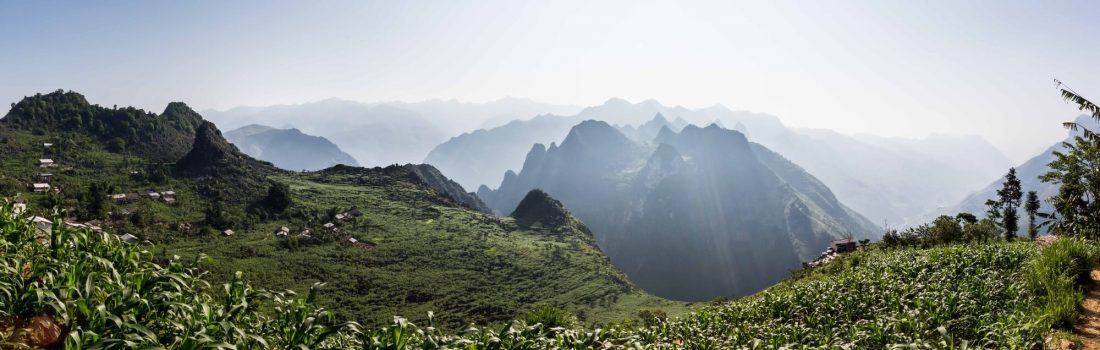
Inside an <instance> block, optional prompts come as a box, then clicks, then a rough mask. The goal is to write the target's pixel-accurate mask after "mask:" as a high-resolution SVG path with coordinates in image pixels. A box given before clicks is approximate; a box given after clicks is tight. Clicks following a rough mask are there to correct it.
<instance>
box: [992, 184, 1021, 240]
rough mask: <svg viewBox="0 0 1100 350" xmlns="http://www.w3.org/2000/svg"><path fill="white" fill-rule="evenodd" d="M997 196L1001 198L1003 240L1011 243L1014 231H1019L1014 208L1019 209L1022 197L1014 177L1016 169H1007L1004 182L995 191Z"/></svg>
mask: <svg viewBox="0 0 1100 350" xmlns="http://www.w3.org/2000/svg"><path fill="white" fill-rule="evenodd" d="M997 196H1000V197H1001V200H1000V204H1001V205H1000V207H1001V210H1002V214H1001V227H1003V228H1004V236H1005V239H1006V240H1010V241H1011V240H1012V239H1013V238H1016V231H1017V230H1019V229H1020V217H1019V215H1018V214H1017V213H1016V208H1019V207H1020V199H1021V198H1022V197H1023V196H1024V193H1023V191H1022V190H1021V189H1020V179H1019V178H1017V177H1016V168H1009V169H1008V174H1005V182H1004V183H1003V184H1002V186H1001V189H1000V190H998V191H997Z"/></svg>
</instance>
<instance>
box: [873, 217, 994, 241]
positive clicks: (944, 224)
mask: <svg viewBox="0 0 1100 350" xmlns="http://www.w3.org/2000/svg"><path fill="white" fill-rule="evenodd" d="M997 235H998V231H997V226H996V225H995V224H994V223H993V221H992V220H990V219H982V220H980V221H979V220H978V219H977V218H976V217H975V216H974V215H973V214H970V213H959V214H958V215H956V216H955V217H951V216H947V215H941V216H939V217H937V218H936V219H935V220H933V221H932V223H931V224H924V225H919V226H916V227H910V228H907V229H905V230H904V231H900V232H899V231H898V230H890V231H888V232H886V234H884V235H883V237H882V242H881V244H882V245H883V246H885V247H924V248H928V247H932V246H937V245H946V244H953V243H966V242H986V241H989V240H992V239H995V238H996V237H997Z"/></svg>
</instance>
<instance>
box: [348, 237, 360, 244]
mask: <svg viewBox="0 0 1100 350" xmlns="http://www.w3.org/2000/svg"><path fill="white" fill-rule="evenodd" d="M348 243H351V244H356V243H359V240H358V239H355V237H349V238H348Z"/></svg>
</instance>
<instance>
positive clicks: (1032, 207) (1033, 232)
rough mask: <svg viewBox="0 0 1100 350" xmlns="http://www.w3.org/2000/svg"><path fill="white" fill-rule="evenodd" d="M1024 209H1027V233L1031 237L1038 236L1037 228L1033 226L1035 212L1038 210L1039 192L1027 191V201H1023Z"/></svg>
mask: <svg viewBox="0 0 1100 350" xmlns="http://www.w3.org/2000/svg"><path fill="white" fill-rule="evenodd" d="M1024 211H1027V235H1028V237H1031V239H1035V237H1037V236H1039V228H1038V227H1036V226H1035V214H1036V213H1038V212H1039V194H1037V193H1035V191H1027V202H1024Z"/></svg>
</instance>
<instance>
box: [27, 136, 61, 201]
mask: <svg viewBox="0 0 1100 350" xmlns="http://www.w3.org/2000/svg"><path fill="white" fill-rule="evenodd" d="M42 147H43V148H47V149H48V148H50V147H53V144H52V143H43V144H42ZM56 166H57V163H55V162H54V161H53V159H50V158H41V159H39V160H38V167H39V168H43V170H45V168H53V167H56ZM35 180H36V181H37V182H34V183H32V184H31V191H34V192H36V193H45V192H49V191H50V190H51V189H54V190H56V189H55V188H54V187H53V185H52V184H53V174H52V173H48V172H40V173H38V176H36V178H35Z"/></svg>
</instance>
